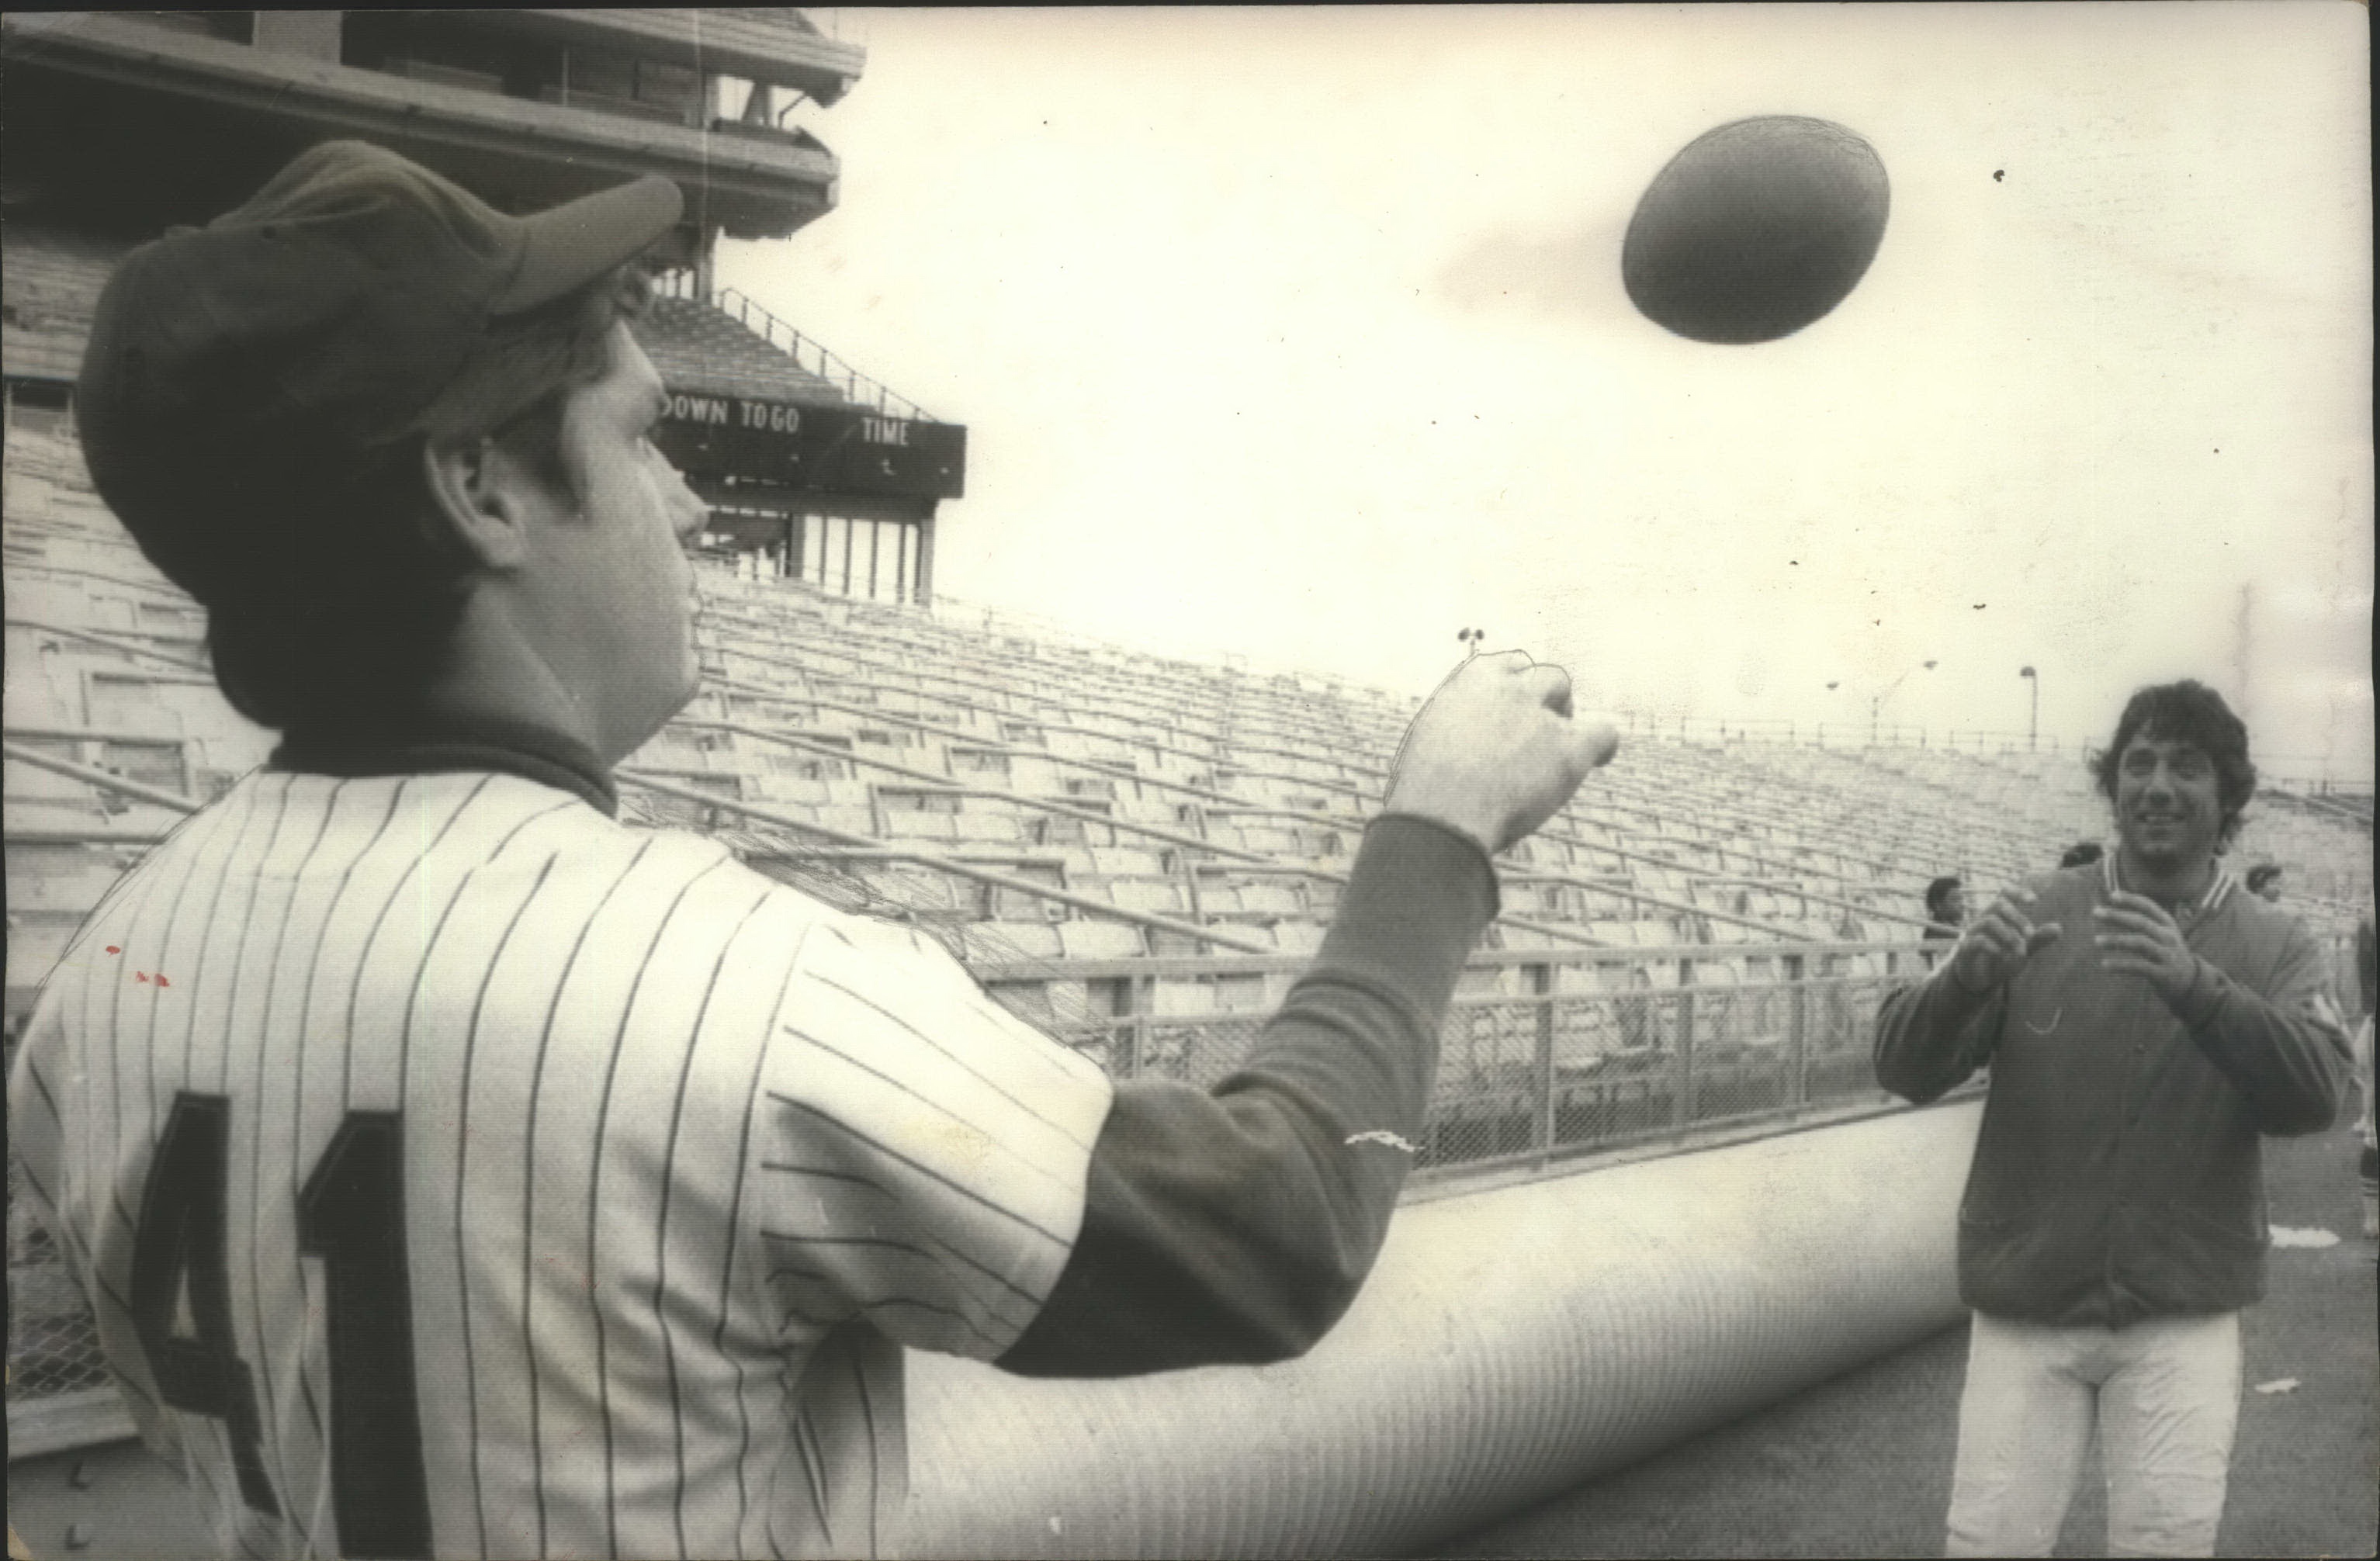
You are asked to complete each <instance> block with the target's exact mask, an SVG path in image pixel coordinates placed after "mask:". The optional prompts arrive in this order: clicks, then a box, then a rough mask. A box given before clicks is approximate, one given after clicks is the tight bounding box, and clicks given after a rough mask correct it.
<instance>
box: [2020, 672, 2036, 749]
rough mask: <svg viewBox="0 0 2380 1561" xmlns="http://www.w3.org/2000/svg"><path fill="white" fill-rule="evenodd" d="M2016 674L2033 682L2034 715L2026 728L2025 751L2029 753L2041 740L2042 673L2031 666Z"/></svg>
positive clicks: (2026, 724) (2026, 723)
mask: <svg viewBox="0 0 2380 1561" xmlns="http://www.w3.org/2000/svg"><path fill="white" fill-rule="evenodd" d="M2016 675H2017V676H2019V677H2021V678H2022V679H2024V681H2025V682H2027V683H2029V684H2033V715H2032V716H2031V718H2030V719H2029V720H2027V721H2026V722H2025V728H2024V751H2025V752H2026V753H2028V754H2029V753H2032V752H2033V751H2034V745H2035V744H2038V743H2039V742H2040V741H2041V674H2040V673H2039V672H2034V670H2033V669H2032V668H2031V667H2025V668H2022V669H2020V670H2019V672H2017V674H2016Z"/></svg>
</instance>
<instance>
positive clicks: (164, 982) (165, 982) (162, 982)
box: [157, 975, 173, 986]
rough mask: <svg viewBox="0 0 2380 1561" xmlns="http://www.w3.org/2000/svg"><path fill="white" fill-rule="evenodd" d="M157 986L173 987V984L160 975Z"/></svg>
mask: <svg viewBox="0 0 2380 1561" xmlns="http://www.w3.org/2000/svg"><path fill="white" fill-rule="evenodd" d="M157 985H158V986H172V985H173V983H172V982H170V981H168V980H166V979H165V978H164V976H163V975H160V976H158V977H157Z"/></svg>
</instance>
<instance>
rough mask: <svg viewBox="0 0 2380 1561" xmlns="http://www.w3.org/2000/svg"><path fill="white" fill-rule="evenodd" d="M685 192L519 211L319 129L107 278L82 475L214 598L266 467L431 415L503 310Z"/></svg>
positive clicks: (674, 213) (638, 249) (651, 189)
mask: <svg viewBox="0 0 2380 1561" xmlns="http://www.w3.org/2000/svg"><path fill="white" fill-rule="evenodd" d="M683 207H684V197H683V196H682V195H681V193H680V192H679V190H678V188H677V186H676V185H675V184H674V183H673V182H671V181H670V180H668V179H665V178H662V177H658V176H652V175H648V176H646V177H643V178H639V179H637V180H635V181H633V182H631V183H628V184H624V185H620V186H618V187H616V188H612V189H607V190H603V191H600V192H598V193H596V194H593V195H589V196H585V197H583V198H581V199H579V200H573V201H569V202H567V203H565V204H563V205H560V206H555V207H553V208H551V209H550V210H547V211H543V212H537V213H536V214H534V215H531V216H526V217H514V216H508V215H505V214H504V213H503V212H498V211H496V210H495V209H493V208H492V207H491V206H489V205H488V204H486V203H485V202H484V201H482V200H480V199H479V198H478V197H476V196H474V195H472V194H471V193H470V192H468V190H465V189H464V188H461V187H460V186H458V185H455V184H454V183H453V182H451V181H450V180H448V179H445V178H443V177H442V176H441V175H437V174H435V173H432V172H431V170H429V169H427V168H424V167H422V166H420V165H419V164H418V163H412V162H409V161H407V159H405V158H403V157H400V156H398V155H397V154H396V153H395V152H392V151H387V150H385V149H384V148H382V147H377V146H373V145H370V144H369V143H366V142H362V141H350V140H339V141H326V142H322V143H321V144H319V145H317V146H314V147H311V148H310V149H308V150H307V151H304V152H302V153H300V154H299V155H298V156H297V158H296V159H295V160H293V161H292V162H291V163H289V165H288V166H287V167H285V168H284V169H282V171H281V172H280V173H279V174H278V175H275V176H274V177H273V180H272V182H270V183H269V184H267V185H266V186H265V187H264V188H262V189H261V190H259V191H258V192H257V193H256V195H255V196H254V197H252V198H251V199H250V200H249V201H248V202H247V203H246V204H244V205H242V206H240V207H239V208H238V209H237V210H235V211H233V212H227V213H225V215H223V216H221V217H218V218H216V219H215V220H214V221H213V222H212V223H210V224H207V225H206V226H205V227H202V228H182V229H177V230H176V231H174V232H172V233H169V234H168V235H166V236H164V237H163V238H160V239H157V240H155V241H154V242H152V243H149V244H145V245H143V246H141V247H140V248H138V249H135V250H134V251H133V252H132V253H131V254H130V255H128V257H126V259H125V260H124V261H123V263H122V264H121V265H119V266H118V267H117V268H116V270H115V274H114V275H113V276H111V277H110V278H109V279H108V283H107V285H106V287H105V288H104V289H103V291H102V292H101V295H100V298H99V303H98V306H97V308H96V309H94V311H93V315H92V321H91V340H90V345H89V346H88V347H87V348H86V349H85V352H84V355H83V364H82V374H81V378H80V381H79V385H78V387H77V400H78V410H77V417H78V421H79V425H80V428H81V432H82V442H83V453H84V456H85V459H86V461H87V462H88V464H89V466H90V468H91V479H92V482H93V484H94V485H95V486H96V487H97V489H98V490H99V493H100V496H101V497H102V498H103V499H104V500H105V501H106V502H107V503H108V506H109V507H110V508H111V509H113V510H114V511H115V514H116V516H117V518H119V519H120V520H122V521H123V523H124V525H125V526H126V528H127V529H128V530H129V531H130V532H131V533H132V535H133V537H134V538H135V539H136V540H138V541H139V542H140V547H141V551H143V552H145V553H147V554H148V555H149V557H150V559H151V560H152V562H154V563H156V564H157V566H158V567H159V568H161V569H163V570H164V572H165V574H166V575H168V576H169V577H171V578H172V579H173V580H174V581H175V583H176V584H177V585H179V586H181V587H183V588H184V589H186V590H188V591H189V592H190V593H191V594H192V595H194V596H196V597H198V598H199V599H200V600H202V601H205V600H210V599H212V594H213V591H214V589H215V588H216V587H218V586H220V585H223V584H225V583H226V579H225V577H226V574H227V572H237V570H238V569H239V568H240V567H242V565H241V563H240V562H239V560H240V555H243V554H249V555H252V554H254V553H255V552H256V551H258V550H259V549H261V548H270V547H271V546H272V545H273V544H272V542H271V541H270V539H269V538H263V537H260V536H253V535H245V534H240V533H239V519H240V516H241V515H242V514H243V512H244V511H246V510H248V509H249V508H251V507H253V506H251V505H250V504H249V502H247V501H250V500H254V499H258V498H261V497H262V496H263V495H265V494H266V493H267V492H269V490H270V486H271V484H272V483H273V480H274V478H275V476H276V468H281V467H294V466H297V465H298V464H301V463H304V462H306V461H308V460H310V459H323V458H328V457H329V453H330V452H333V451H338V450H346V451H355V450H364V449H370V448H373V447H376V446H380V445H383V444H386V443H388V442H393V441H395V440H397V439H400V438H403V437H404V436H405V435H407V434H408V433H411V432H415V431H419V425H420V419H421V418H422V417H423V415H424V414H425V413H427V412H428V411H429V410H430V409H431V407H432V406H433V405H435V404H436V403H437V401H438V398H439V396H440V394H441V393H442V392H443V391H444V390H445V389H446V388H447V387H448V386H449V385H450V384H451V383H453V382H454V381H455V378H456V376H457V374H458V373H459V372H460V371H461V370H462V369H464V367H465V366H466V365H467V364H468V363H469V362H470V360H471V358H472V357H473V355H474V354H475V353H476V352H478V351H479V350H480V348H481V347H482V346H483V345H485V344H486V343H487V342H488V341H489V340H490V333H491V331H492V328H494V327H495V326H496V325H497V323H498V322H499V321H503V320H504V319H506V318H508V317H511V316H515V315H518V314H521V313H523V312H525V311H528V310H530V309H536V308H537V307H538V306H539V305H540V304H545V303H550V302H552V301H553V300H554V299H556V298H559V297H562V296H565V295H566V294H568V293H570V292H571V291H572V290H573V289H575V288H577V287H579V286H581V285H583V284H586V283H589V282H591V281H593V280H595V279H596V278H598V277H600V276H601V275H603V274H604V273H606V272H610V271H612V270H614V269H616V268H617V267H619V266H622V265H625V264H626V263H627V262H628V261H630V260H635V259H636V258H637V256H638V255H640V254H642V253H643V252H644V251H645V250H647V249H648V248H650V247H651V246H652V245H653V244H654V243H655V242H656V241H658V240H659V239H660V238H662V236H664V235H666V234H667V233H668V232H669V231H670V230H671V228H673V227H674V226H675V225H676V223H677V221H678V217H679V214H680V212H681V211H682V210H683ZM226 528H228V531H229V533H230V534H226Z"/></svg>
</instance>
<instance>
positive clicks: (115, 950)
mask: <svg viewBox="0 0 2380 1561" xmlns="http://www.w3.org/2000/svg"><path fill="white" fill-rule="evenodd" d="M107 951H108V952H109V953H111V954H120V953H122V952H124V950H121V949H119V948H117V947H116V946H115V944H113V943H111V944H109V945H108V946H107Z"/></svg>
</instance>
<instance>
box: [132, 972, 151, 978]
mask: <svg viewBox="0 0 2380 1561" xmlns="http://www.w3.org/2000/svg"><path fill="white" fill-rule="evenodd" d="M132 979H133V980H135V981H146V980H148V979H149V973H148V972H147V971H145V970H136V971H134V972H133V973H132Z"/></svg>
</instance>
